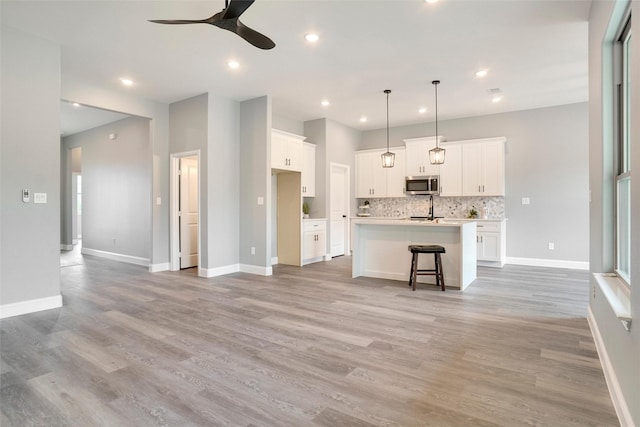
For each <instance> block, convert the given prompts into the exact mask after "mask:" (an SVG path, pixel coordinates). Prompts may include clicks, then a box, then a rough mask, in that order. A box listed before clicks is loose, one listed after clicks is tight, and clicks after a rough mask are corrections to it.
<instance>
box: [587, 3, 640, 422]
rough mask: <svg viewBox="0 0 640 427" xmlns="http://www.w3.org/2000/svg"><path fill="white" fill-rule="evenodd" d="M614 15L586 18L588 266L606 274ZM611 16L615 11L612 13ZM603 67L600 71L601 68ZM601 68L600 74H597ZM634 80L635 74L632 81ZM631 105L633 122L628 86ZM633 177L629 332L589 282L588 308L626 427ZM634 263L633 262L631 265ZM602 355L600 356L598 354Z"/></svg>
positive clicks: (639, 192) (633, 397)
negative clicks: (607, 39) (610, 33)
mask: <svg viewBox="0 0 640 427" xmlns="http://www.w3.org/2000/svg"><path fill="white" fill-rule="evenodd" d="M632 8H633V10H632V14H633V15H634V16H635V18H634V19H633V21H632V30H631V31H632V33H633V34H634V35H637V34H639V33H640V20H638V19H636V18H637V17H638V16H639V15H640V2H637V1H635V2H633V3H632ZM613 11H614V3H613V2H602V1H596V2H593V5H592V6H591V14H590V17H589V123H590V126H589V149H590V156H589V158H590V162H589V175H590V180H589V183H590V188H591V206H590V216H591V221H590V232H589V240H590V259H589V261H590V266H591V271H592V272H610V271H612V266H613V261H612V259H613V255H612V254H613V236H612V228H613V227H612V215H611V208H610V207H611V206H612V203H613V191H612V190H613V181H612V179H611V178H610V176H611V171H612V169H613V160H612V159H613V156H612V145H613V144H612V129H611V126H609V125H607V124H606V123H605V122H603V119H602V118H603V116H608V115H609V112H610V111H611V98H610V97H609V96H608V95H607V93H606V92H603V90H602V87H603V86H604V85H606V86H608V85H609V84H608V81H609V80H608V78H609V75H610V74H609V72H608V71H607V68H608V67H607V65H608V64H610V60H611V58H610V57H608V56H607V55H606V54H605V55H603V45H604V46H605V49H607V50H608V49H609V46H610V44H609V43H603V40H605V34H606V32H607V27H608V24H609V20H610V17H611V15H612V12H613ZM616 12H619V11H618V10H616ZM636 41H637V40H634V43H632V53H631V56H632V59H631V61H632V64H631V68H632V70H640V43H636ZM603 65H604V67H603ZM603 69H604V72H603ZM635 75H637V72H635V74H634V76H635ZM631 90H632V93H631V98H632V106H631V111H633V112H634V113H633V114H634V117H638V113H637V112H638V111H640V86H639V85H638V84H636V83H634V84H633V85H632V86H631ZM631 126H632V129H631V133H632V135H634V136H635V135H640V122H639V121H638V120H635V121H633V122H632V125H631ZM634 144H635V145H634V146H633V148H632V150H631V157H632V158H631V170H632V171H639V170H640V150H637V149H634V148H636V147H637V146H638V144H637V140H634ZM637 178H638V174H637V173H636V174H634V175H633V176H632V180H631V211H632V215H631V260H632V262H631V280H632V284H631V287H632V289H631V315H632V316H633V317H634V320H633V324H632V326H631V331H629V332H627V331H626V330H625V329H624V328H623V326H622V324H621V323H620V321H619V320H618V319H617V318H616V317H615V315H614V313H613V311H612V309H611V307H610V306H609V304H608V302H607V301H606V299H605V298H604V297H603V295H602V294H601V293H600V292H599V291H598V290H597V285H596V284H595V282H594V281H593V279H592V281H591V287H592V288H593V289H595V294H594V292H593V291H592V292H590V302H589V308H590V310H591V313H592V315H593V318H594V320H595V323H596V326H597V329H598V330H599V331H600V335H601V337H602V340H603V343H604V346H605V348H606V353H607V356H608V359H609V361H610V364H611V368H612V369H613V371H615V376H616V377H617V380H618V382H619V385H620V391H621V392H622V394H623V396H624V400H625V401H626V404H627V406H628V409H629V411H630V413H631V416H632V417H633V421H632V422H631V424H630V425H640V397H639V396H640V363H638V361H639V360H640V327H639V325H638V322H639V319H638V315H639V313H640V290H639V289H638V284H639V281H638V278H640V263H639V262H637V261H638V260H639V259H640V215H638V212H640V189H639V188H640V180H638V179H637ZM634 260H635V262H633V261H634ZM601 356H602V355H601Z"/></svg>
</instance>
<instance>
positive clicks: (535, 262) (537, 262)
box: [505, 256, 589, 270]
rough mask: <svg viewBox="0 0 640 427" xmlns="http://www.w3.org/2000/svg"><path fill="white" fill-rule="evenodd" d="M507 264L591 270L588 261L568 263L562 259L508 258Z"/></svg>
mask: <svg viewBox="0 0 640 427" xmlns="http://www.w3.org/2000/svg"><path fill="white" fill-rule="evenodd" d="M505 264H517V265H529V266H532V267H551V268H571V269H574V270H589V262H588V261H567V260H562V259H543V258H519V257H510V256H508V257H506V260H505Z"/></svg>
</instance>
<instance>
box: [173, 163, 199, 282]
mask: <svg viewBox="0 0 640 427" xmlns="http://www.w3.org/2000/svg"><path fill="white" fill-rule="evenodd" d="M183 157H195V158H196V162H197V164H198V233H197V234H198V266H197V268H198V275H200V271H201V270H202V258H201V257H202V248H201V243H202V236H201V235H200V230H201V228H200V221H201V212H202V203H201V200H202V199H201V197H200V188H201V185H200V184H201V182H202V180H201V176H202V174H201V173H200V150H193V151H182V152H180V153H171V155H170V163H171V165H170V167H171V172H170V184H169V185H170V191H169V206H170V209H169V247H170V248H171V249H170V254H169V269H170V270H171V271H178V270H180V216H179V215H178V211H179V208H180V197H179V196H180V180H179V175H178V173H179V170H180V159H181V158H183Z"/></svg>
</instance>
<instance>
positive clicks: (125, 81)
mask: <svg viewBox="0 0 640 427" xmlns="http://www.w3.org/2000/svg"><path fill="white" fill-rule="evenodd" d="M120 82H122V84H123V85H125V86H133V80H131V79H128V78H126V77H123V78H121V79H120Z"/></svg>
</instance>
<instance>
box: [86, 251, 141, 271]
mask: <svg viewBox="0 0 640 427" xmlns="http://www.w3.org/2000/svg"><path fill="white" fill-rule="evenodd" d="M81 253H82V254H83V255H93V256H97V257H100V258H106V259H110V260H112V261H120V262H126V263H128V264H135V265H142V266H145V267H148V266H149V259H148V258H141V257H137V256H131V255H123V254H117V253H114V252H106V251H99V250H97V249H90V248H82V250H81Z"/></svg>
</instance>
